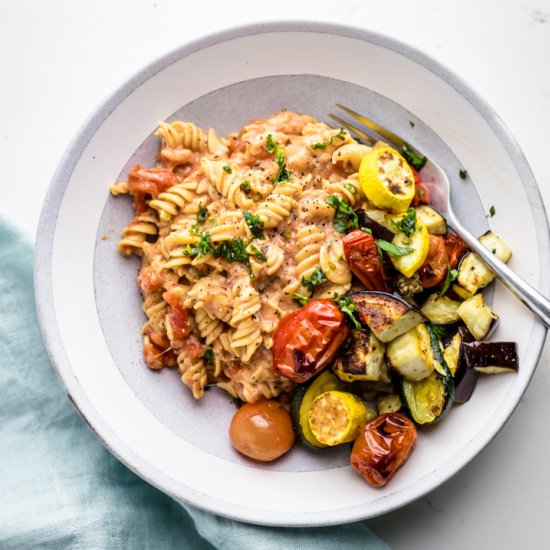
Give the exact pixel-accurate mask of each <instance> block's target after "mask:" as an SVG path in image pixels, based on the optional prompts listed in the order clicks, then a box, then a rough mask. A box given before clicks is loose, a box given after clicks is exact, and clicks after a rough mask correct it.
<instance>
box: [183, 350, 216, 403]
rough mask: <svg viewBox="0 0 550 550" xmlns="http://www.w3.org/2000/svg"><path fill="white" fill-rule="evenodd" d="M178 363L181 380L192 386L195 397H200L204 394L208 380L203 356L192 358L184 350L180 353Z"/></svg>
mask: <svg viewBox="0 0 550 550" xmlns="http://www.w3.org/2000/svg"><path fill="white" fill-rule="evenodd" d="M177 363H178V367H179V371H180V374H181V381H182V382H183V383H184V384H185V385H186V386H188V387H189V388H191V391H192V392H193V397H194V398H195V399H200V398H201V397H202V396H203V395H204V388H205V386H206V383H207V382H208V373H207V371H206V366H205V364H204V360H203V359H202V358H201V359H198V358H195V359H191V358H190V357H189V356H188V355H187V354H186V353H185V352H182V353H180V354H179V355H178V358H177Z"/></svg>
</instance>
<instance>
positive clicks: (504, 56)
mask: <svg viewBox="0 0 550 550" xmlns="http://www.w3.org/2000/svg"><path fill="white" fill-rule="evenodd" d="M269 19H279V20H286V19H301V20H321V21H327V22H335V23H344V24H345V23H348V24H352V25H355V26H360V27H364V28H367V29H370V30H374V31H378V32H380V33H385V34H388V35H390V36H392V37H394V38H397V39H400V40H403V41H405V42H408V43H409V44H411V45H412V46H415V47H416V48H418V49H420V50H421V51H423V52H425V53H427V54H429V55H430V56H432V57H434V58H435V59H437V60H438V61H440V62H442V63H444V64H446V65H447V66H448V67H450V68H452V70H453V71H455V72H456V73H457V74H459V75H460V76H461V77H462V78H463V79H465V80H466V81H467V82H469V83H470V85H471V86H472V87H473V88H474V89H476V90H477V91H478V92H479V93H480V94H481V95H482V96H483V97H484V98H485V99H486V100H488V102H489V103H490V104H491V105H492V106H493V107H494V109H495V110H496V112H497V113H498V114H499V115H500V117H501V118H502V120H503V121H504V123H505V124H506V125H507V126H508V128H509V129H510V130H511V131H512V133H513V134H514V136H515V137H516V139H517V141H518V143H519V145H520V147H521V148H522V149H523V151H524V153H525V156H526V158H527V160H528V162H529V163H530V165H531V168H532V170H533V172H534V174H535V177H536V178H537V181H538V183H539V187H540V189H541V192H542V196H543V200H544V202H545V205H546V208H547V209H548V207H549V206H550V183H549V181H548V163H549V160H550V139H549V138H548V133H549V132H550V0H523V1H520V0H485V1H483V0H462V1H459V0H452V1H451V0H447V1H441V0H384V1H381V0H378V1H370V0H368V1H363V2H361V1H359V0H357V1H354V0H339V1H336V0H330V1H325V0H316V1H315V2H305V1H304V2H301V3H300V2H297V1H296V0H278V1H277V2H269V3H267V2H261V1H255V2H244V1H243V2H239V1H236V0H234V1H233V2H221V1H213V0H211V1H210V2H193V3H191V2H186V1H185V0H150V1H147V2H144V1H136V0H133V1H127V2H115V1H107V0H104V1H96V2H90V1H89V2H83V1H74V0H73V1H71V0H50V1H48V2H42V1H40V0H26V1H20V2H15V1H13V0H12V1H9V0H1V1H0V52H1V54H0V75H1V78H0V82H1V86H0V90H1V91H0V98H1V101H0V159H2V181H1V183H0V186H1V190H2V194H1V199H0V216H2V217H4V218H7V219H9V220H11V221H12V222H13V223H14V224H15V225H17V226H18V227H19V228H20V229H21V230H23V231H24V232H26V233H27V234H28V236H29V239H32V238H33V237H34V234H35V231H36V227H37V222H38V217H39V213H40V208H41V203H42V200H43V198H44V195H45V193H46V190H47V187H48V184H49V181H50V179H51V177H52V175H53V172H54V170H55V167H56V165H57V163H58V161H59V159H60V158H61V156H62V154H63V151H64V150H65V147H66V146H67V144H68V142H69V140H70V139H71V137H72V136H73V134H74V133H75V132H76V131H77V129H78V128H79V127H80V125H81V124H82V123H83V122H84V121H85V120H86V119H87V117H88V115H89V114H90V113H91V112H92V111H93V110H94V109H95V107H96V106H97V105H98V104H99V103H100V102H101V101H102V100H103V98H104V97H106V96H107V95H109V94H110V93H111V92H112V91H113V90H114V89H115V88H117V87H118V86H119V85H120V84H122V83H123V82H124V81H125V80H126V79H127V78H128V77H129V76H131V75H132V74H133V73H135V72H136V71H137V70H138V69H139V68H141V67H142V66H143V65H144V64H146V63H149V62H150V61H152V60H153V59H155V58H156V57H157V56H158V55H160V54H163V53H165V52H167V51H170V50H172V49H174V48H175V47H177V46H179V45H180V44H181V43H183V42H184V41H187V40H190V39H194V38H196V37H199V36H203V35H205V34H207V33H210V32H213V31H217V30H221V29H225V28H227V27H230V26H234V25H237V24H241V23H251V22H257V21H265V20H269ZM357 70H358V71H360V70H361V60H360V59H357ZM548 267H550V266H548ZM549 363H550V347H549V345H548V344H547V345H546V347H545V349H544V352H543V355H542V358H541V361H540V364H539V367H538V370H537V373H536V374H535V376H534V379H533V381H532V383H531V385H530V387H529V390H528V391H527V393H526V395H525V397H524V398H523V400H522V401H521V403H520V405H519V406H518V408H517V410H516V412H515V414H514V415H513V417H512V418H511V420H510V421H509V422H508V424H507V425H506V426H505V427H504V428H503V430H502V431H501V432H500V433H499V435H498V436H497V437H496V438H495V439H494V440H493V442H492V443H491V444H490V445H489V446H488V447H487V448H486V449H485V450H484V451H483V452H482V453H481V454H480V455H479V456H478V457H477V458H476V459H474V460H473V461H472V462H471V463H470V464H469V465H468V466H467V467H466V468H464V469H463V470H462V471H461V472H459V473H458V474H457V475H456V476H455V477H454V478H452V479H451V480H450V481H448V482H447V483H445V484H444V485H443V486H442V487H440V488H439V489H437V490H435V491H433V492H432V493H431V494H429V495H428V496H426V497H425V498H422V499H420V500H419V501H417V502H415V503H413V504H411V505H409V506H407V507H405V508H403V509H401V510H399V511H396V512H393V513H391V514H388V515H386V516H384V517H381V518H376V519H374V520H370V521H368V522H367V524H368V525H369V526H370V527H371V528H372V529H373V530H374V531H375V532H376V533H377V534H379V535H380V536H381V537H382V538H383V539H384V540H386V541H387V542H388V543H389V544H390V545H391V546H392V547H393V548H396V549H410V548H413V549H416V548H421V549H439V548H447V549H455V548H457V549H458V548H461V549H462V548H475V549H477V548H482V547H485V548H500V549H507V548H517V547H518V546H519V545H522V546H523V547H525V548H529V549H531V548H548V547H550V546H549V545H550V542H549V541H550V520H549V518H550V421H549V418H550V414H549V413H550V403H549V401H550V400H549V396H550V377H549V375H548V369H549V368H550V364H549Z"/></svg>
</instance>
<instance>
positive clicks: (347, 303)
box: [336, 296, 361, 328]
mask: <svg viewBox="0 0 550 550" xmlns="http://www.w3.org/2000/svg"><path fill="white" fill-rule="evenodd" d="M336 305H337V306H338V307H339V308H340V310H341V311H342V313H344V314H345V315H347V316H348V319H349V320H350V321H351V322H352V323H353V326H354V327H355V328H361V323H360V322H359V320H358V319H357V314H358V313H359V308H358V307H357V306H356V305H355V303H354V302H353V301H352V300H351V298H348V297H347V296H345V297H344V298H342V299H341V300H338V301H337V302H336Z"/></svg>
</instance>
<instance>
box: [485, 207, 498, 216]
mask: <svg viewBox="0 0 550 550" xmlns="http://www.w3.org/2000/svg"><path fill="white" fill-rule="evenodd" d="M496 213H497V211H496V210H495V207H494V206H491V208H489V214H487V216H485V217H486V218H492V217H493V216H494V215H495V214H496Z"/></svg>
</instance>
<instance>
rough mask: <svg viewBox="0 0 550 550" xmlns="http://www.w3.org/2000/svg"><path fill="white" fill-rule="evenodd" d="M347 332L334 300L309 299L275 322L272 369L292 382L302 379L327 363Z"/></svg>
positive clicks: (308, 376) (310, 375)
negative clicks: (302, 305) (309, 300)
mask: <svg viewBox="0 0 550 550" xmlns="http://www.w3.org/2000/svg"><path fill="white" fill-rule="evenodd" d="M347 335H348V328H347V327H346V325H345V322H344V315H343V313H342V312H341V311H340V308H339V307H338V306H337V305H336V304H334V303H333V302H331V301H330V300H311V302H308V303H307V304H306V305H305V306H304V307H302V308H300V309H298V310H296V311H294V312H292V313H291V314H290V315H287V316H286V317H285V318H283V319H282V320H281V322H280V323H279V326H278V327H277V330H276V331H275V334H274V335H273V349H272V352H273V370H274V371H275V372H276V373H277V374H282V375H283V376H286V378H289V379H290V380H294V382H306V381H307V380H309V379H310V378H311V377H312V376H314V375H315V374H317V373H318V372H319V371H320V370H322V369H323V368H324V367H326V366H327V365H328V364H329V363H330V361H331V360H332V358H333V357H334V354H335V353H336V352H337V351H338V348H339V347H340V345H341V344H342V342H343V341H344V340H345V339H346V336H347Z"/></svg>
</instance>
